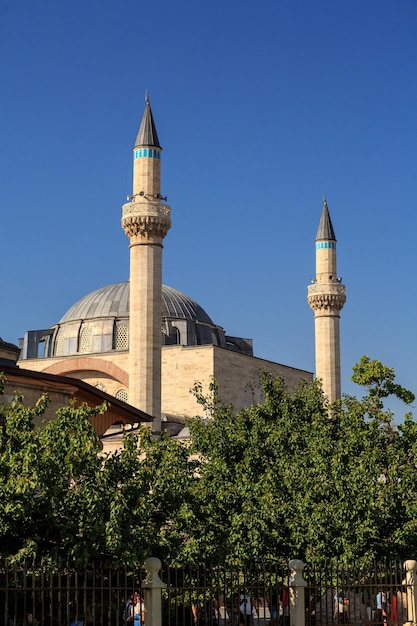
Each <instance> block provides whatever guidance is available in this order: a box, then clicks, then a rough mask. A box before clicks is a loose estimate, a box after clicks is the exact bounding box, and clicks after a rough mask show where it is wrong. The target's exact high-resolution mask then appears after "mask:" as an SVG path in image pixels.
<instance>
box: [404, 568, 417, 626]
mask: <svg viewBox="0 0 417 626" xmlns="http://www.w3.org/2000/svg"><path fill="white" fill-rule="evenodd" d="M404 567H405V584H406V585H407V617H408V621H407V622H406V624H408V625H410V626H411V625H412V626H414V625H415V624H416V623H417V576H416V572H417V561H413V560H408V561H405V562H404ZM404 626H405V625H404Z"/></svg>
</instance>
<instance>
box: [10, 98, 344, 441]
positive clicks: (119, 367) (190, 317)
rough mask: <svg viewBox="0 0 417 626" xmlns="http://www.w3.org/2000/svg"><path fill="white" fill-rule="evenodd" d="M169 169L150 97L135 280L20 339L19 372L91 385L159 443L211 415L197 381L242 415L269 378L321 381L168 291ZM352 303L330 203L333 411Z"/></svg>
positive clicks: (138, 147) (135, 230) (328, 326)
mask: <svg viewBox="0 0 417 626" xmlns="http://www.w3.org/2000/svg"><path fill="white" fill-rule="evenodd" d="M161 163H162V147H161V144H160V141H159V138H158V134H157V130H156V125H155V122H154V118H153V114H152V110H151V106H150V101H149V98H148V97H147V98H146V103H145V110H144V113H143V117H142V121H141V124H140V128H139V131H138V134H137V137H136V141H135V145H134V147H133V190H132V195H131V196H129V197H128V202H127V203H126V204H124V205H123V207H122V217H121V226H122V228H123V230H124V232H125V234H126V236H127V238H128V241H129V250H130V276H129V280H128V281H124V282H120V283H116V284H111V285H106V286H103V287H101V288H100V289H97V290H95V291H93V292H92V293H89V294H87V295H85V296H83V297H81V298H80V300H78V302H76V303H75V304H74V305H73V306H71V307H70V309H69V310H68V311H67V312H65V313H64V315H63V316H62V317H61V319H60V320H59V321H58V322H57V323H55V324H53V325H52V326H50V327H48V328H44V329H40V330H30V331H27V332H26V333H25V335H24V337H23V339H21V340H20V344H19V348H20V356H19V360H18V367H19V368H20V369H23V370H30V371H31V372H32V373H36V372H39V373H42V374H43V375H50V376H59V377H61V378H65V379H69V380H71V379H73V380H74V379H76V380H78V381H82V383H83V384H88V385H90V386H92V387H93V388H95V389H96V390H98V391H100V392H102V393H104V394H106V395H107V394H108V395H109V396H110V397H112V398H115V399H116V403H117V405H119V404H120V403H124V404H127V405H129V406H131V407H132V408H133V410H136V411H140V415H142V416H143V415H148V416H149V420H152V422H151V423H152V430H153V432H154V433H155V434H156V435H158V434H159V433H160V432H161V430H163V429H165V430H168V431H169V432H170V433H171V434H172V435H173V436H177V437H181V436H182V435H184V436H185V435H186V432H185V431H186V430H187V429H185V428H184V422H185V419H186V418H187V417H192V416H195V415H198V414H200V413H201V407H200V406H199V405H198V404H197V402H196V399H195V397H194V396H193V394H192V393H191V392H190V389H191V388H192V387H193V386H194V385H195V383H196V382H199V383H201V385H202V388H203V391H205V392H207V391H208V388H209V385H210V382H211V381H212V380H213V379H215V380H216V381H217V382H218V385H219V394H220V397H221V399H222V400H223V401H224V402H225V403H231V404H232V405H233V407H234V408H235V410H236V411H237V410H240V409H242V408H244V407H247V406H249V405H250V404H252V403H253V402H259V401H262V392H261V388H260V384H259V370H260V369H267V370H270V371H271V372H272V373H273V374H274V375H279V376H283V377H284V378H285V380H286V382H287V385H288V388H289V389H290V390H291V389H293V388H294V387H295V386H296V385H297V384H298V382H299V381H300V380H301V379H306V380H311V379H312V378H313V374H312V373H311V372H307V371H304V370H301V369H297V368H294V367H289V366H286V365H282V364H280V363H275V362H272V361H267V360H264V359H261V358H258V357H256V356H254V354H253V344H252V340H251V339H248V338H242V337H234V336H231V335H228V334H226V332H225V330H224V329H223V328H222V327H221V326H220V325H218V324H217V323H216V322H214V321H213V320H212V319H211V317H210V315H209V314H208V313H207V312H206V311H205V310H204V309H203V308H202V307H201V306H200V305H199V304H198V303H197V302H195V301H194V300H192V299H191V298H190V297H188V296H187V295H185V294H183V293H181V292H179V291H177V290H176V289H174V288H173V287H168V286H166V285H163V284H162V256H163V255H162V250H163V240H164V238H165V236H166V235H167V233H168V231H169V228H170V226H171V208H170V206H169V205H168V204H167V202H166V200H167V199H166V198H164V197H163V196H162V195H161ZM345 298H346V296H345V287H344V285H342V284H341V279H340V278H338V277H337V272H336V237H335V233H334V230H333V226H332V222H331V219H330V215H329V211H328V207H327V203H326V200H324V205H323V209H322V214H321V219H320V224H319V229H318V232H317V237H316V278H315V279H314V280H313V281H312V284H311V285H310V286H309V288H308V303H309V305H310V306H311V308H312V309H313V311H314V315H315V336H316V376H317V377H320V378H321V379H322V380H323V388H324V391H325V393H326V395H327V397H328V399H329V401H330V402H332V401H333V400H335V399H337V398H339V397H340V393H341V391H340V337H339V313H340V309H341V308H342V307H343V304H344V302H345ZM74 382H75V381H74ZM142 421H143V420H142ZM184 433H185V434H184Z"/></svg>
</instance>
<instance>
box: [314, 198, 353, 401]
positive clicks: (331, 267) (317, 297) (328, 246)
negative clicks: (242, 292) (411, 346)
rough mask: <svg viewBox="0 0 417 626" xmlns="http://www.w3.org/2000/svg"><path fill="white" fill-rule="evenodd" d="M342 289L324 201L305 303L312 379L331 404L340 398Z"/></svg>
mask: <svg viewBox="0 0 417 626" xmlns="http://www.w3.org/2000/svg"><path fill="white" fill-rule="evenodd" d="M345 302H346V290H345V286H344V285H342V279H341V278H338V277H337V270H336V236H335V234H334V230H333V225H332V221H331V219H330V214H329V209H328V207H327V202H326V198H324V202H323V209H322V213H321V218H320V224H319V228H318V230H317V236H316V278H315V279H313V280H312V284H311V285H309V287H308V303H309V305H310V307H311V308H312V309H313V311H314V325H315V339H316V378H320V379H321V380H322V383H323V391H324V394H325V396H326V397H327V399H328V401H329V403H330V404H331V403H332V402H334V401H335V400H339V399H340V398H341V375H340V328H339V320H340V315H339V313H340V310H341V309H342V308H343V305H344V304H345Z"/></svg>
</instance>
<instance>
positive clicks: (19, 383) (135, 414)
mask: <svg viewBox="0 0 417 626" xmlns="http://www.w3.org/2000/svg"><path fill="white" fill-rule="evenodd" d="M0 371H1V372H2V373H4V374H5V376H6V380H7V382H8V383H9V385H10V386H12V387H14V388H15V389H23V392H24V389H25V388H32V389H33V388H36V389H38V390H39V395H40V394H41V393H47V394H48V393H53V392H59V393H60V394H61V396H62V397H67V398H68V399H70V398H74V399H75V400H76V401H77V404H82V403H83V402H85V403H87V404H88V405H89V406H91V407H96V406H99V405H100V404H102V403H103V402H107V406H108V408H107V411H106V412H105V413H104V414H103V415H95V416H94V417H92V418H91V423H92V425H93V426H94V428H95V430H96V432H97V434H98V436H101V435H102V434H103V433H105V432H106V431H107V429H108V428H109V427H110V426H111V425H112V424H115V423H122V424H137V423H143V422H144V423H150V422H152V421H153V419H154V418H153V416H151V415H149V414H148V413H145V412H144V411H141V410H140V409H137V408H135V407H134V406H131V405H130V404H128V403H127V402H123V401H122V400H118V399H117V398H115V397H114V396H111V395H109V394H108V393H106V392H105V391H101V390H100V389H98V388H97V387H93V386H92V385H89V384H88V383H86V382H84V381H82V380H79V379H78V378H72V377H69V376H60V375H56V374H49V373H47V372H36V371H32V370H27V369H23V368H20V367H18V366H16V365H14V366H10V365H1V367H0ZM23 395H24V393H23ZM0 404H1V396H0ZM62 404H65V402H63V401H62ZM61 406H62V405H61ZM52 408H53V409H54V410H55V411H56V409H58V408H59V406H56V407H52Z"/></svg>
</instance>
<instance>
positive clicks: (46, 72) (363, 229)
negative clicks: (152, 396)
mask: <svg viewBox="0 0 417 626" xmlns="http://www.w3.org/2000/svg"><path fill="white" fill-rule="evenodd" d="M0 51H1V65H0V71H1V100H0V107H1V117H0V137H1V153H0V172H1V184H0V206H1V215H2V230H1V233H2V236H1V241H2V257H3V280H2V285H3V296H2V299H1V301H2V306H1V312H0V336H1V337H2V338H3V339H4V340H6V341H10V342H13V343H17V341H18V338H19V337H22V336H23V334H24V332H25V331H26V330H33V329H39V328H47V327H49V326H51V325H52V324H54V323H56V322H58V320H59V319H60V318H61V317H62V315H63V314H64V313H65V312H66V310H67V309H68V308H69V307H70V305H71V304H73V303H74V302H75V301H76V300H78V299H79V298H81V297H82V296H84V295H85V294H87V293H89V292H90V291H92V290H94V289H96V288H98V287H101V286H103V285H106V284H109V283H112V282H118V281H122V280H126V279H127V278H128V260H129V252H128V240H127V238H126V236H125V235H124V233H123V232H122V230H121V227H120V216H121V205H122V204H123V203H124V202H125V199H126V195H127V194H128V193H130V192H131V189H132V187H131V160H132V153H131V148H132V146H133V141H134V139H135V137H136V133H137V129H138V126H139V123H140V120H141V116H142V112H143V108H144V92H145V89H148V90H149V92H150V96H151V105H152V109H153V113H154V117H155V121H156V124H157V129H158V133H159V138H160V141H161V143H162V146H163V148H164V152H163V163H162V167H163V170H162V175H163V185H162V193H163V194H164V195H165V194H166V195H168V201H169V204H170V205H171V207H172V229H171V231H170V232H169V233H168V236H167V237H166V240H165V248H164V283H165V284H167V285H170V286H172V287H175V288H177V289H179V290H181V291H183V292H184V293H186V294H187V295H189V296H190V297H192V298H194V299H195V300H197V301H198V302H199V303H200V304H201V305H202V306H203V307H204V308H205V309H206V311H207V312H208V313H209V315H210V316H211V317H212V319H213V320H214V321H215V322H216V323H217V324H220V325H221V326H223V327H224V328H225V330H226V332H227V333H228V334H230V335H238V336H245V337H251V338H253V340H254V349H255V354H256V355H257V356H260V357H263V358H266V359H270V360H274V361H278V362H281V363H285V364H288V365H292V366H295V367H299V368H302V369H307V370H311V371H312V370H314V322H313V313H312V311H311V310H310V309H309V307H308V305H307V302H306V293H307V285H308V284H309V283H310V279H311V278H312V276H313V275H314V272H315V255H314V238H315V234H316V230H317V226H318V222H319V218H320V212H321V207H322V196H323V194H325V195H326V197H327V201H328V205H329V209H330V213H331V217H332V220H333V225H334V228H335V232H336V236H337V239H338V274H339V275H341V276H342V277H343V282H344V283H345V284H346V289H347V303H346V305H345V308H344V309H343V311H342V314H341V335H342V369H343V372H342V378H343V389H344V391H345V392H348V393H353V392H355V393H356V391H359V389H356V388H355V386H354V385H353V384H352V383H350V381H349V379H350V374H351V368H352V366H353V364H354V363H355V362H356V361H357V360H358V359H359V358H360V356H361V355H362V354H368V355H369V356H370V357H371V358H378V359H381V360H382V361H384V362H385V363H386V364H387V365H390V366H392V367H394V368H395V369H396V371H397V376H398V381H399V382H401V383H402V384H404V385H405V386H408V387H409V388H411V389H412V390H414V391H417V384H416V372H417V323H416V308H417V292H416V270H417V258H416V257H417V253H416V246H415V233H416V230H417V217H416V195H417V191H416V185H417V2H416V0H257V2H255V1H254V0H252V1H247V0H210V2H208V1H206V0H148V1H145V0H119V1H116V0H88V1H87V0H0Z"/></svg>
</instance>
